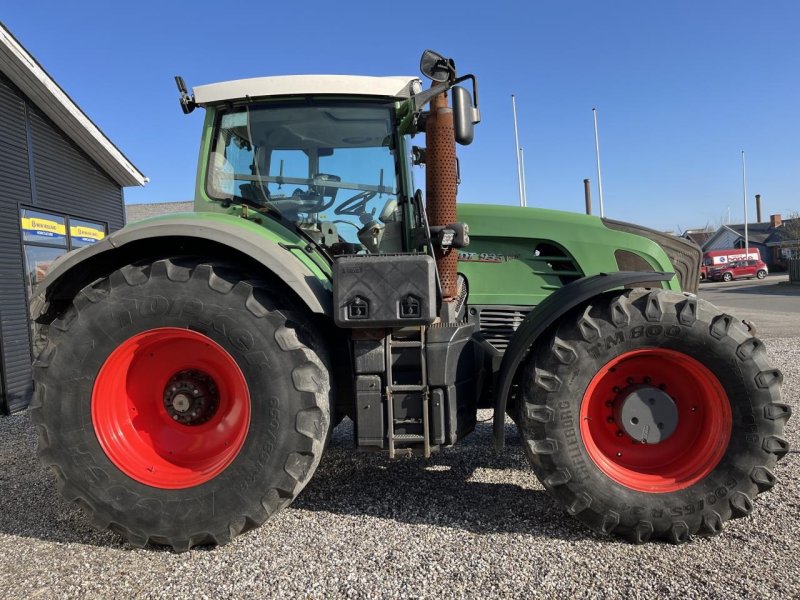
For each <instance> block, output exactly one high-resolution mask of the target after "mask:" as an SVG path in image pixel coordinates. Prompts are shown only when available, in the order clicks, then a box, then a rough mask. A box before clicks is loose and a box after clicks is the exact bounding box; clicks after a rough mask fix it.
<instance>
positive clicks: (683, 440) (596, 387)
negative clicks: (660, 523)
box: [580, 348, 732, 493]
mask: <svg viewBox="0 0 800 600" xmlns="http://www.w3.org/2000/svg"><path fill="white" fill-rule="evenodd" d="M631 386H638V387H642V386H652V388H654V389H658V390H662V391H663V392H664V393H665V394H668V395H669V397H670V398H671V400H672V401H673V402H674V405H675V408H676V409H677V426H676V427H675V430H674V431H673V433H672V434H671V435H670V436H669V437H667V438H666V439H665V440H664V441H662V442H660V443H656V444H643V443H641V442H640V441H637V440H634V439H633V438H632V437H631V436H629V435H628V434H627V432H626V431H624V429H623V426H622V425H620V423H618V421H619V412H618V407H619V403H620V402H621V401H622V399H623V398H624V397H625V396H626V390H629V389H631ZM615 411H617V412H615ZM731 427H732V419H731V408H730V403H729V401H728V396H727V394H726V393H725V390H724V389H723V387H722V385H721V384H720V382H719V380H718V379H717V378H716V376H715V375H714V374H713V373H712V372H711V371H709V370H708V369H707V368H706V367H705V366H703V365H702V364H701V363H700V362H699V361H697V360H695V359H694V358H692V357H691V356H688V355H686V354H683V353H681V352H676V351H674V350H666V349H661V348H648V349H641V350H634V351H632V352H626V353H625V354H622V355H621V356H618V357H617V358H615V359H614V360H612V361H610V362H609V363H607V364H606V365H605V366H603V368H602V369H600V371H599V372H598V373H597V374H596V375H595V376H594V378H593V379H592V381H591V382H590V383H589V386H588V388H587V389H586V393H585V394H584V396H583V402H582V403H581V410H580V432H581V437H582V439H583V442H584V445H585V447H586V450H587V452H588V453H589V456H590V457H591V459H592V460H593V461H594V463H595V464H596V465H597V467H598V468H599V469H600V470H601V471H602V472H603V473H605V474H606V475H607V476H608V477H610V478H611V479H613V480H614V481H616V482H617V483H620V484H622V485H624V486H626V487H629V488H632V489H634V490H638V491H642V492H656V493H660V492H673V491H676V490H681V489H684V488H687V487H689V486H690V485H692V484H694V483H696V482H698V481H700V480H701V479H703V477H705V476H706V475H708V474H709V473H710V472H711V471H712V470H713V469H714V467H716V466H717V464H719V461H720V460H721V459H722V457H723V455H724V454H725V450H726V449H727V448H728V442H729V441H730V437H731Z"/></svg>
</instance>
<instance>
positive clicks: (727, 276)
mask: <svg viewBox="0 0 800 600" xmlns="http://www.w3.org/2000/svg"><path fill="white" fill-rule="evenodd" d="M732 279H733V275H731V274H730V273H723V275H722V281H731V280H732Z"/></svg>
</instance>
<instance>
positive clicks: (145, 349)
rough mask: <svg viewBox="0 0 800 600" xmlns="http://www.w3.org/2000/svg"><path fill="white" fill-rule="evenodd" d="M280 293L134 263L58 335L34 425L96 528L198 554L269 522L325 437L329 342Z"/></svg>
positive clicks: (183, 269) (214, 272)
mask: <svg viewBox="0 0 800 600" xmlns="http://www.w3.org/2000/svg"><path fill="white" fill-rule="evenodd" d="M289 306H290V302H289V301H288V300H287V298H286V297H285V296H283V294H282V293H281V292H279V291H276V289H275V286H274V285H268V284H267V283H265V282H263V281H255V280H246V279H245V278H244V277H243V276H242V275H241V273H239V272H237V271H236V270H235V269H231V268H228V267H225V266H222V265H219V264H214V263H203V262H199V261H190V260H186V261H181V260H160V261H157V262H154V263H152V264H147V265H143V266H128V267H125V268H123V269H121V270H119V271H116V272H115V273H113V274H112V275H110V276H109V277H108V278H106V279H102V280H100V281H98V282H96V283H94V284H93V285H91V286H89V287H87V288H85V289H84V290H83V291H81V292H80V293H79V294H78V296H77V297H76V298H75V300H74V301H73V303H72V305H71V306H70V307H69V308H67V309H66V311H65V312H64V313H63V314H62V315H61V316H60V317H59V318H58V319H57V320H56V321H54V322H53V323H51V324H50V325H49V327H48V344H47V347H46V348H45V350H44V351H43V352H42V354H41V355H40V356H39V358H38V360H37V362H36V364H35V366H34V378H35V396H34V401H33V403H32V405H31V416H32V419H33V421H34V422H35V423H36V425H37V426H38V428H39V432H40V436H39V439H40V445H39V456H40V459H41V461H42V462H43V463H44V464H45V465H48V466H50V467H51V468H52V470H53V471H54V472H55V474H56V476H57V478H58V480H59V483H60V487H61V491H62V494H63V495H64V496H65V497H66V498H67V499H68V500H73V501H75V502H77V503H78V504H79V505H80V506H81V507H82V508H83V509H84V510H85V512H86V513H87V514H88V516H89V518H90V520H91V522H92V524H93V525H95V526H96V527H98V528H101V529H106V528H109V529H112V530H114V531H116V532H118V533H120V534H121V535H122V536H123V537H125V538H126V539H127V540H128V541H129V542H130V543H132V544H133V545H136V546H143V545H145V544H146V543H148V542H154V543H160V544H167V545H171V546H172V547H173V548H174V549H176V550H179V551H182V550H188V549H189V548H190V547H192V546H193V545H196V544H204V543H216V544H224V543H227V542H229V541H230V540H231V539H232V538H233V537H234V536H236V535H238V534H239V533H242V532H244V531H247V530H249V529H253V528H254V527H257V526H259V525H261V524H262V523H264V522H265V521H266V520H267V519H268V518H270V517H271V516H272V515H273V514H275V513H276V512H277V511H278V510H280V509H281V508H283V507H285V506H286V505H288V504H289V503H290V502H291V501H292V500H293V499H294V498H295V497H296V496H297V494H298V493H299V492H300V490H302V488H303V487H304V486H305V484H306V483H307V482H308V480H309V479H310V477H311V475H312V474H313V472H314V470H315V469H316V467H317V464H318V463H319V460H320V458H321V455H322V450H323V446H324V444H325V441H326V439H327V436H328V433H329V429H330V423H331V415H330V410H331V409H330V385H329V375H328V369H327V366H326V358H325V352H324V348H323V344H322V342H321V340H320V339H319V338H318V336H317V335H316V334H315V332H314V329H313V327H312V326H311V325H310V324H309V322H308V320H307V319H306V318H305V317H304V316H303V314H302V313H299V312H293V311H291V310H289Z"/></svg>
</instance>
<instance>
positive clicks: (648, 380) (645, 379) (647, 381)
mask: <svg viewBox="0 0 800 600" xmlns="http://www.w3.org/2000/svg"><path fill="white" fill-rule="evenodd" d="M651 381H652V379H650V378H649V377H645V378H644V382H645V383H650V382H651Z"/></svg>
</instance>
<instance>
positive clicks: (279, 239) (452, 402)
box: [31, 51, 790, 550]
mask: <svg viewBox="0 0 800 600" xmlns="http://www.w3.org/2000/svg"><path fill="white" fill-rule="evenodd" d="M421 71H422V73H423V74H424V75H425V76H426V77H428V78H429V79H430V80H431V85H430V87H428V88H427V89H424V90H423V87H422V85H421V82H420V80H418V79H417V78H415V77H360V76H359V77H356V76H332V75H331V76H326V75H322V76H289V77H265V78H257V79H247V80H240V81H230V82H225V83H218V84H213V85H205V86H200V87H196V88H194V89H193V94H191V95H190V94H189V92H188V91H187V89H186V86H185V84H184V83H183V80H182V79H181V78H176V80H177V82H178V87H179V89H180V92H181V104H182V107H183V109H184V111H185V112H191V111H192V110H193V109H195V107H198V106H199V107H203V108H204V109H205V111H206V112H205V122H204V125H203V134H202V141H201V148H200V158H199V163H198V165H199V168H198V175H197V191H196V200H195V206H196V212H193V213H189V214H180V215H171V216H165V217H159V218H154V219H151V220H148V221H145V222H142V223H137V224H135V225H132V226H129V227H126V228H124V229H122V230H120V231H117V232H115V233H113V234H112V235H110V236H108V237H107V238H106V239H104V240H103V241H101V242H100V243H98V244H96V245H94V246H91V247H88V248H84V249H82V250H79V251H77V252H73V253H70V254H68V255H66V256H65V257H63V258H62V259H61V260H60V261H58V262H57V263H56V264H55V265H54V266H53V267H52V269H51V270H50V271H49V273H48V275H47V277H46V279H45V280H44V281H43V282H42V283H41V285H40V286H39V288H38V290H37V292H36V295H35V297H34V298H33V300H32V311H33V314H34V318H35V319H36V322H37V323H38V328H39V332H40V341H41V343H42V346H43V350H42V351H41V353H40V354H39V356H38V358H37V360H36V363H35V368H34V371H35V376H34V377H35V394H34V400H33V403H32V405H31V415H32V418H33V420H34V422H35V423H36V425H37V426H38V429H39V433H40V449H39V453H40V457H41V460H42V461H43V463H44V464H46V465H48V466H50V467H51V468H52V470H53V471H54V473H55V474H56V476H57V478H58V480H59V483H60V487H61V490H62V493H63V494H64V496H65V497H66V498H67V499H69V500H73V501H75V502H77V503H78V504H79V505H80V506H81V507H82V508H83V509H84V510H85V511H86V513H87V514H88V516H89V518H90V520H91V521H92V523H93V524H94V525H96V526H97V527H100V528H110V529H112V530H114V531H116V532H118V533H120V534H121V535H122V536H123V537H125V538H126V539H127V540H128V541H129V542H130V543H131V544H134V545H137V546H142V545H144V544H147V543H148V542H151V543H158V544H167V545H171V546H172V547H173V548H175V549H176V550H187V549H189V548H190V547H192V546H193V545H196V544H207V543H215V544H224V543H226V542H229V541H230V540H231V539H232V538H233V537H234V536H236V535H238V534H240V533H243V532H245V531H248V530H250V529H253V528H255V527H258V526H259V525H261V524H262V523H264V522H265V521H267V520H268V519H269V518H270V517H271V516H272V515H274V514H275V513H276V512H278V511H279V510H281V509H282V508H283V507H285V506H287V505H288V504H290V503H291V502H292V500H293V499H294V498H295V497H296V496H297V494H298V493H300V491H301V490H302V489H303V487H304V486H305V485H306V484H307V483H308V482H309V480H310V479H311V476H312V475H313V474H314V471H315V469H316V468H317V466H318V464H319V461H320V459H321V457H322V454H323V451H324V449H325V447H326V444H327V442H328V440H329V437H330V434H331V431H332V429H333V427H334V426H335V425H336V424H337V423H338V422H339V421H340V420H342V419H343V418H345V417H348V418H349V419H351V420H352V421H353V423H354V428H353V431H354V446H355V448H356V449H357V450H359V451H386V452H388V454H389V456H391V457H394V456H397V455H408V454H420V455H423V456H425V457H428V456H430V455H431V453H433V452H437V451H441V450H442V449H443V448H446V447H448V446H452V445H453V444H455V443H456V442H458V440H460V439H461V438H463V437H464V436H466V435H467V434H469V433H470V432H471V431H472V430H473V429H474V428H475V425H476V414H477V411H478V410H479V409H484V408H492V409H494V445H495V448H496V449H497V450H500V449H502V448H503V446H504V436H505V432H506V430H507V428H508V426H507V424H506V417H507V416H509V417H510V418H511V419H512V420H513V421H514V422H515V423H516V426H517V427H518V429H519V433H520V439H521V443H522V444H523V446H524V449H525V452H526V453H527V456H528V458H529V459H530V462H531V465H532V466H533V470H534V472H535V473H536V475H537V477H538V478H539V480H540V481H541V482H542V484H543V485H544V487H545V488H546V489H547V490H548V491H549V492H551V493H552V494H553V496H554V497H555V498H556V499H557V500H558V502H560V503H561V505H562V506H563V507H564V509H565V510H566V512H567V513H569V514H571V515H574V516H575V517H577V518H578V519H580V520H581V521H582V522H584V523H585V524H586V525H587V526H589V527H590V528H592V529H594V530H596V531H600V532H604V533H607V534H615V535H619V536H622V537H625V538H628V539H630V540H632V541H634V542H639V543H641V542H645V541H647V540H650V539H667V540H670V541H672V542H675V543H680V542H684V541H686V540H687V539H689V538H690V536H692V535H695V534H708V535H713V534H716V533H719V532H720V530H721V529H722V527H723V523H724V522H725V521H727V520H729V519H731V518H736V517H741V516H745V515H747V514H748V513H750V511H751V510H752V506H753V504H752V501H753V499H754V498H755V496H756V494H758V493H759V492H762V491H765V490H768V489H769V488H771V487H772V486H773V485H774V484H775V476H774V475H773V474H772V469H773V467H774V466H775V463H776V461H777V460H778V459H780V458H781V457H782V456H783V455H785V454H786V452H787V451H788V444H787V442H786V441H785V439H784V438H783V430H784V425H785V423H786V420H787V419H788V418H789V416H790V409H789V407H788V406H787V405H786V404H784V403H781V401H780V386H781V380H782V376H781V373H780V372H779V371H777V370H776V369H775V368H773V367H772V366H771V365H770V363H769V361H768V360H767V356H766V352H765V349H764V344H763V343H762V342H761V341H760V340H759V339H758V338H756V337H754V336H753V332H752V329H751V327H750V326H749V325H748V324H746V323H743V322H742V321H741V320H739V319H736V318H734V317H732V316H730V315H728V314H724V313H723V312H721V311H720V310H718V309H717V308H715V307H714V306H712V305H711V304H709V303H708V302H705V301H703V300H701V299H698V298H697V297H696V295H695V292H696V291H697V285H698V281H697V279H698V272H699V262H700V252H699V250H698V249H697V247H696V246H694V245H693V244H690V243H688V242H685V241H683V240H680V239H678V238H675V237H672V236H669V235H665V234H662V233H659V232H656V231H652V230H649V229H645V228H642V227H638V226H635V225H630V224H627V223H621V222H616V221H611V220H607V219H599V218H596V217H591V216H585V215H577V214H571V213H566V212H559V211H549V210H539V209H528V208H518V207H510V206H488V205H477V204H467V205H461V206H458V207H457V206H456V190H457V186H458V182H459V177H460V174H459V167H458V162H457V159H456V151H455V148H456V144H457V143H458V144H468V143H470V142H471V141H472V138H473V132H474V125H475V123H477V122H479V120H480V113H479V111H478V102H477V98H478V95H477V83H476V80H475V77H474V76H472V75H464V76H459V75H458V74H457V72H456V69H455V64H454V62H453V61H452V60H451V59H447V58H444V57H442V56H441V55H438V54H436V53H434V52H431V51H426V52H425V53H424V54H423V57H422V61H421ZM464 83H466V87H465V86H463V85H459V84H464ZM470 88H471V89H470ZM450 104H452V106H450ZM423 133H424V135H425V147H421V146H416V145H412V143H413V142H414V141H416V140H418V139H419V137H421V136H420V134H423ZM412 165H424V166H425V190H426V197H425V199H424V200H423V194H422V192H421V191H419V190H415V184H414V181H413V178H412Z"/></svg>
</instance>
